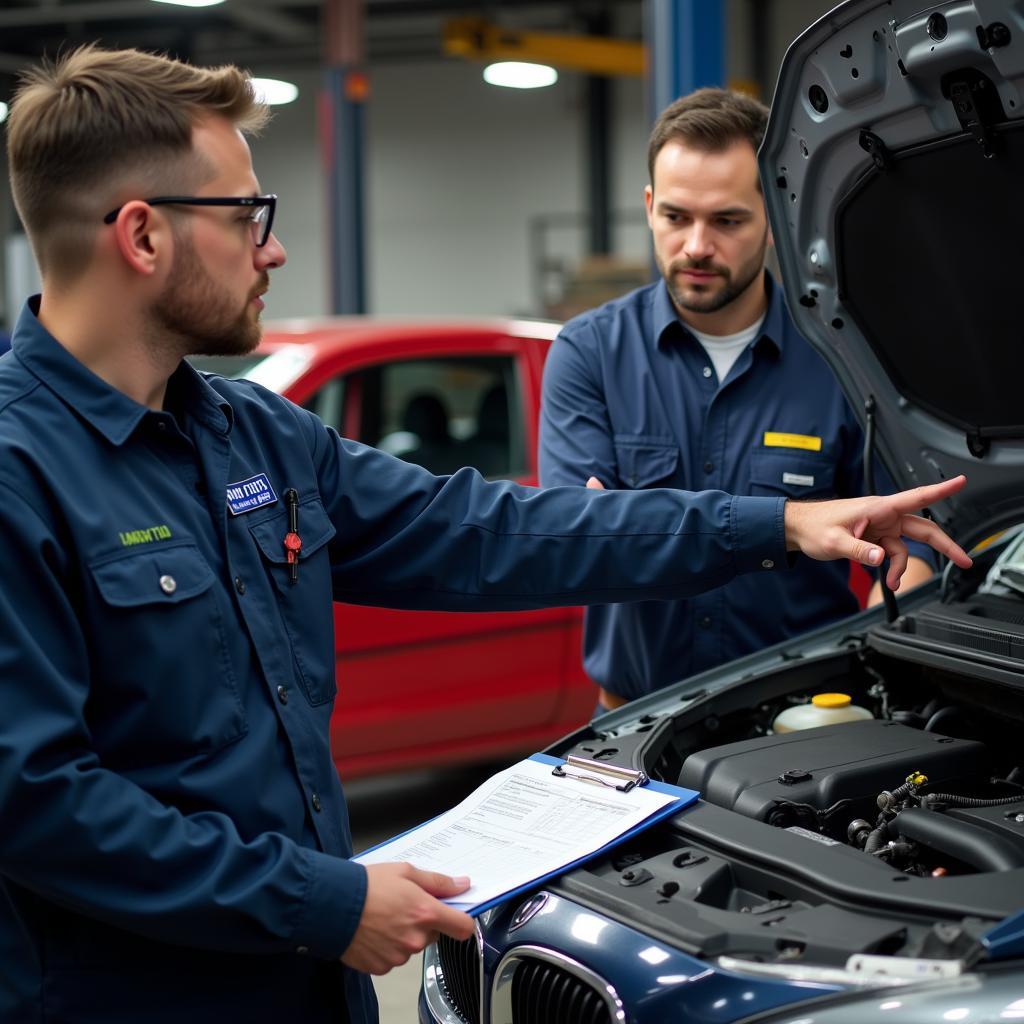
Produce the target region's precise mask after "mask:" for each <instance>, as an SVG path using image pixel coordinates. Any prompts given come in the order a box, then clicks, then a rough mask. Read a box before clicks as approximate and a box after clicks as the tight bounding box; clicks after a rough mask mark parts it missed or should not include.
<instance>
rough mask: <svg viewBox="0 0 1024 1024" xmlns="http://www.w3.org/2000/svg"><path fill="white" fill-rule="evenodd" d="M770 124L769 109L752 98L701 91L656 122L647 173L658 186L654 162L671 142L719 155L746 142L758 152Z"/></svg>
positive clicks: (673, 106) (672, 106) (674, 105)
mask: <svg viewBox="0 0 1024 1024" xmlns="http://www.w3.org/2000/svg"><path fill="white" fill-rule="evenodd" d="M767 125H768V108H767V107H766V106H765V105H764V104H763V103H759V102H758V101H757V100H755V99H754V98H753V97H751V96H744V95H743V94H742V93H739V92H731V91H729V90H728V89H713V88H708V89H698V90H697V91H696V92H691V93H690V94H689V95H688V96H683V97H681V98H680V99H678V100H676V101H675V102H673V103H670V104H669V105H668V106H667V107H666V108H665V109H664V110H663V111H662V112H661V113H660V114H659V115H658V120H657V121H655V122H654V128H653V129H652V130H651V140H650V142H649V143H648V146H647V171H648V173H649V174H650V176H651V184H652V185H653V184H654V161H655V160H656V159H657V158H658V154H659V153H660V152H661V150H662V148H663V147H664V145H665V144H666V143H667V142H673V141H679V142H685V143H686V144H687V145H689V146H693V147H694V148H696V149H704V150H708V151H710V152H718V151H719V150H722V149H726V148H727V147H729V146H731V145H732V144H733V143H734V142H739V141H742V140H744V139H745V140H746V141H747V142H749V143H750V145H751V146H753V148H754V152H755V153H756V152H757V151H758V149H759V148H760V146H761V142H762V140H763V139H764V132H765V128H766V127H767Z"/></svg>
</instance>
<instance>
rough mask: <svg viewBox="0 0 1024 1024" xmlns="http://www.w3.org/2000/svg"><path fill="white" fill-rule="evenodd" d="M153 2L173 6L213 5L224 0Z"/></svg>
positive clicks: (165, 0)
mask: <svg viewBox="0 0 1024 1024" xmlns="http://www.w3.org/2000/svg"><path fill="white" fill-rule="evenodd" d="M153 3H155V4H173V5H174V6H175V7H213V6H215V5H216V4H222V3H224V0H153Z"/></svg>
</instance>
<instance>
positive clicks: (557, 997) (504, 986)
mask: <svg viewBox="0 0 1024 1024" xmlns="http://www.w3.org/2000/svg"><path fill="white" fill-rule="evenodd" d="M625 1019H626V1014H625V1010H624V1008H623V1006H622V1001H621V1000H620V999H619V995H618V993H617V992H616V991H615V988H614V987H613V986H612V985H610V984H609V983H608V982H607V981H606V980H605V979H604V978H602V977H601V976H600V975H598V974H596V973H595V972H594V971H592V970H591V969H590V968H589V967H586V966H584V965H583V964H581V963H580V962H578V961H576V960H573V959H572V958H570V957H568V956H566V955H565V954H564V953H559V952H557V951H556V950H553V949H547V948H545V947H543V946H532V945H531V946H519V947H517V948H515V949H512V950H510V951H509V952H508V953H506V954H505V956H504V957H502V959H501V962H500V963H499V964H498V968H497V971H496V972H495V977H494V987H493V990H492V996H491V1020H492V1024H553V1022H555V1021H557V1024H622V1022H623V1021H625Z"/></svg>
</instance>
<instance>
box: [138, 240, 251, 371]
mask: <svg viewBox="0 0 1024 1024" xmlns="http://www.w3.org/2000/svg"><path fill="white" fill-rule="evenodd" d="M269 283H270V279H269V277H268V276H267V274H266V273H265V272H264V274H263V276H262V277H261V279H260V281H259V283H258V284H257V285H256V287H255V288H253V290H252V292H250V294H249V295H248V296H247V297H246V300H245V305H244V306H243V307H242V308H241V309H238V307H237V305H236V304H235V301H234V300H232V299H231V297H230V296H229V295H228V294H227V293H226V292H225V291H224V290H223V289H221V288H219V287H218V286H217V282H216V281H215V280H214V279H213V278H212V277H211V276H210V274H209V273H208V272H207V270H206V269H205V267H203V265H202V262H201V261H200V259H199V257H198V255H197V254H196V251H195V247H194V246H193V244H192V240H191V239H190V238H189V237H188V236H186V235H182V236H180V237H177V238H176V245H175V256H174V265H173V267H172V268H171V277H170V283H169V284H168V285H167V287H166V288H165V289H164V291H163V293H162V294H161V296H160V298H159V299H158V300H157V302H156V304H155V305H154V307H153V319H154V323H155V326H156V328H157V329H158V331H159V332H160V334H162V335H163V337H164V338H166V337H167V336H168V335H170V337H171V338H172V339H173V341H172V344H174V345H175V347H176V348H179V349H180V352H179V355H180V356H186V355H198V356H242V355H246V354H247V353H249V352H252V350H253V349H254V348H256V346H257V345H258V344H259V343H260V338H261V337H262V336H263V327H262V325H261V324H260V321H259V314H258V312H257V311H256V310H255V309H254V308H253V307H252V305H251V303H252V300H253V298H255V297H256V296H257V295H259V294H261V293H262V292H265V291H266V290H267V287H268V285H269Z"/></svg>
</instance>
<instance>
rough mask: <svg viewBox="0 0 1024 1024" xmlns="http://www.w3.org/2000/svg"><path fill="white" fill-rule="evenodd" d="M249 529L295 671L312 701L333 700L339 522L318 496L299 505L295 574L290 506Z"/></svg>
mask: <svg viewBox="0 0 1024 1024" xmlns="http://www.w3.org/2000/svg"><path fill="white" fill-rule="evenodd" d="M249 530H250V532H251V534H252V537H253V540H254V541H255V542H256V546H257V547H258V548H259V551H260V555H261V556H262V559H263V564H264V568H265V569H266V571H267V573H268V575H269V576H270V578H271V581H272V583H273V587H274V592H275V594H276V596H277V604H278V608H279V609H280V612H281V619H282V622H283V624H284V628H285V630H286V632H287V634H288V639H289V642H290V644H291V649H292V660H293V662H294V665H295V674H296V676H297V677H298V679H299V681H300V682H301V684H302V686H303V688H304V689H305V691H306V696H307V697H308V698H309V702H310V703H311V704H314V705H316V704H324V703H326V702H327V701H331V700H334V696H335V694H336V693H337V684H336V682H335V659H334V605H333V600H334V596H333V592H332V587H331V562H330V557H329V553H328V547H327V545H328V543H329V542H330V540H331V538H333V537H334V535H335V532H336V531H335V529H334V524H333V523H332V522H331V520H330V518H329V517H328V515H327V512H326V511H325V510H324V507H323V504H322V503H321V501H320V500H319V499H318V498H317V499H312V500H309V501H306V502H303V503H302V504H301V505H299V510H298V533H299V536H300V537H301V538H302V551H301V553H300V555H299V559H298V562H297V564H296V565H297V568H296V571H295V572H294V573H293V572H292V566H291V563H289V561H288V552H287V550H286V549H285V546H284V538H285V536H286V535H287V534H288V511H287V509H281V510H280V511H279V512H278V513H277V514H276V515H274V516H272V517H271V518H269V519H264V520H262V521H261V522H258V523H253V525H252V526H250V527H249Z"/></svg>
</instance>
